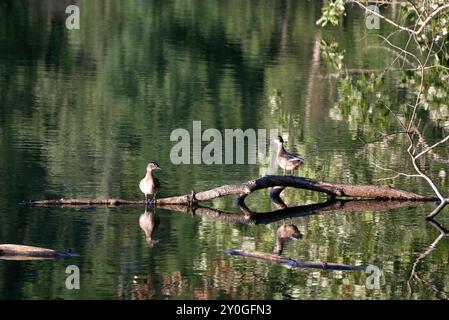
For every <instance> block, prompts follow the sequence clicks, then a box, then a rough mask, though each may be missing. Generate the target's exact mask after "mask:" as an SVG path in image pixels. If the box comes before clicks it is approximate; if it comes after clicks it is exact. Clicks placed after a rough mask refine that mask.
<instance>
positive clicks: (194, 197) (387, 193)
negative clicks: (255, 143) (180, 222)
mask: <svg viewBox="0 0 449 320" xmlns="http://www.w3.org/2000/svg"><path fill="white" fill-rule="evenodd" d="M274 187H291V188H296V189H303V190H310V191H316V192H321V193H324V194H326V195H327V196H328V197H329V198H335V199H376V200H408V201H435V200H437V199H436V198H435V197H431V196H424V195H420V194H416V193H413V192H409V191H404V190H400V189H396V188H393V187H390V186H376V185H363V184H341V183H330V182H324V181H320V180H314V179H308V178H303V177H295V176H264V177H261V178H258V179H255V180H251V181H247V182H243V183H239V184H230V185H224V186H220V187H216V188H213V189H210V190H206V191H201V192H198V193H193V192H192V193H191V194H186V195H182V196H176V197H168V198H161V199H157V200H156V205H162V204H192V203H196V202H202V201H209V200H213V199H216V198H219V197H223V196H227V195H237V196H238V197H239V198H238V203H239V204H243V203H244V200H245V198H246V196H248V195H249V194H250V193H252V192H254V191H257V190H261V189H267V188H274ZM281 191H282V190H281ZM138 204H141V205H143V204H144V201H143V200H123V199H96V200H95V199H57V200H30V201H24V202H22V205H27V206H55V205H56V206H64V205H76V206H79V205H83V206H84V205H108V206H118V205H138Z"/></svg>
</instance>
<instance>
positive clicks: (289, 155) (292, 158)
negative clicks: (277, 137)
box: [287, 152, 304, 163]
mask: <svg viewBox="0 0 449 320" xmlns="http://www.w3.org/2000/svg"><path fill="white" fill-rule="evenodd" d="M287 160H288V161H300V162H303V163H304V158H303V157H300V156H297V155H296V154H294V153H291V152H287Z"/></svg>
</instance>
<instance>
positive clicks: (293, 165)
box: [273, 136, 304, 175]
mask: <svg viewBox="0 0 449 320" xmlns="http://www.w3.org/2000/svg"><path fill="white" fill-rule="evenodd" d="M273 141H274V142H275V143H276V144H277V145H278V151H277V163H278V165H279V167H281V168H282V169H284V175H285V170H290V175H292V174H293V171H294V170H296V169H299V168H302V167H303V166H304V158H303V157H300V156H297V155H296V154H293V153H291V152H287V151H286V150H285V148H284V139H282V137H281V136H278V137H277V138H275V139H274V140H273Z"/></svg>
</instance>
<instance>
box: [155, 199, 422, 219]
mask: <svg viewBox="0 0 449 320" xmlns="http://www.w3.org/2000/svg"><path fill="white" fill-rule="evenodd" d="M419 203H420V202H417V201H399V200H395V201H393V200H392V201H377V200H358V201H337V200H329V201H326V202H323V203H317V204H309V205H304V206H297V207H291V208H284V209H281V210H275V211H270V212H253V211H250V210H249V209H248V208H246V207H241V208H240V209H241V210H242V211H243V213H244V214H239V213H232V212H225V211H221V210H217V209H213V208H208V207H202V206H194V207H190V206H187V205H162V206H161V207H162V208H164V209H169V210H175V211H180V212H187V213H191V214H192V215H194V216H200V217H206V218H209V219H213V220H221V221H224V222H227V223H242V224H269V223H273V222H276V221H280V220H283V219H287V218H294V217H305V216H310V215H319V214H323V213H333V212H365V211H389V210H393V209H398V208H405V207H409V206H416V205H418V204H419Z"/></svg>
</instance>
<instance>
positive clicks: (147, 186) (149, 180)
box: [139, 162, 161, 204]
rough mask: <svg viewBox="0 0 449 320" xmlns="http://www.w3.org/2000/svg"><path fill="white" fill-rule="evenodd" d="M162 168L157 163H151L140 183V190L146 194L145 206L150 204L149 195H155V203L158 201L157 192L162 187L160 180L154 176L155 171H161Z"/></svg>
mask: <svg viewBox="0 0 449 320" xmlns="http://www.w3.org/2000/svg"><path fill="white" fill-rule="evenodd" d="M160 169H161V167H159V165H158V164H157V163H156V162H150V163H149V164H148V165H147V174H146V175H145V177H144V178H143V179H142V180H141V181H140V184H139V188H140V191H142V192H143V194H145V204H147V203H148V195H149V194H151V195H153V202H155V201H156V192H157V190H158V189H159V187H160V186H161V184H160V183H159V180H158V179H157V178H155V177H154V176H153V170H160Z"/></svg>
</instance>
